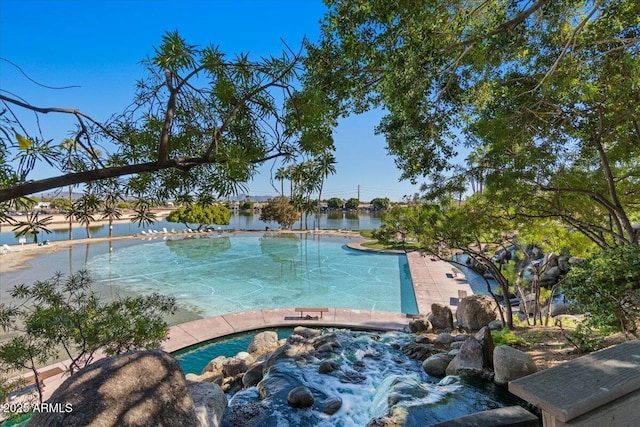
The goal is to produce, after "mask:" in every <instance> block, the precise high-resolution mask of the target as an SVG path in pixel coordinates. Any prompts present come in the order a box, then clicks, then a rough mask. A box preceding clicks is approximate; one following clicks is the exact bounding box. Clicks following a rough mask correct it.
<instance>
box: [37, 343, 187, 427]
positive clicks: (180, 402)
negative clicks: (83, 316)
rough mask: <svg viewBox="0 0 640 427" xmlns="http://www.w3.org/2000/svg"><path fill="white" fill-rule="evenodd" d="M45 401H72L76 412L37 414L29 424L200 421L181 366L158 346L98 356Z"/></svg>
mask: <svg viewBox="0 0 640 427" xmlns="http://www.w3.org/2000/svg"><path fill="white" fill-rule="evenodd" d="M47 403H50V404H54V405H55V404H60V405H62V407H64V405H65V404H70V405H72V407H73V408H78V410H74V411H71V412H64V411H62V412H35V413H34V415H33V417H32V418H31V420H30V422H29V425H32V426H38V427H49V426H52V427H53V426H56V427H57V426H65V427H75V426H96V427H97V426H114V427H115V426H118V427H128V426H149V427H151V426H160V425H163V426H184V427H190V426H197V425H198V420H197V418H196V412H195V410H194V406H193V399H192V398H191V394H190V393H189V390H188V388H187V382H186V380H185V377H184V374H183V373H182V369H180V365H179V364H178V362H177V361H176V360H175V359H174V358H173V357H171V356H170V355H169V354H167V353H165V352H163V351H160V350H151V351H132V352H129V353H125V354H122V355H119V356H114V357H106V358H104V359H101V360H98V361H97V362H95V363H93V364H91V365H89V366H88V367H86V368H83V369H81V370H79V371H78V372H76V373H75V374H74V375H72V376H71V377H69V378H67V380H66V381H65V382H64V383H62V385H61V386H60V387H59V388H58V389H57V390H56V391H54V392H53V394H52V395H51V397H50V398H49V400H48V401H47Z"/></svg>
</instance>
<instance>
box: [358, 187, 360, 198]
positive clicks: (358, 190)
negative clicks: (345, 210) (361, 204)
mask: <svg viewBox="0 0 640 427" xmlns="http://www.w3.org/2000/svg"><path fill="white" fill-rule="evenodd" d="M358 200H360V184H358Z"/></svg>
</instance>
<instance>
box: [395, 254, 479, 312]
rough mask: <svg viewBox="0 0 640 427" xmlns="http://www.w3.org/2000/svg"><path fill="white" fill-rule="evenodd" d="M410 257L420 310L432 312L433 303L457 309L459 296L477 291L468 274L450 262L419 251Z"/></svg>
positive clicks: (414, 288) (414, 287)
mask: <svg viewBox="0 0 640 427" xmlns="http://www.w3.org/2000/svg"><path fill="white" fill-rule="evenodd" d="M407 260H408V261H409V269H410V270H411V279H412V280H413V290H414V292H415V294H416V301H417V303H418V311H419V312H420V314H427V313H430V312H431V304H433V303H439V304H443V305H448V306H449V307H451V310H452V311H453V312H454V313H455V311H456V308H457V306H458V301H459V299H460V298H464V297H465V296H468V295H472V294H473V291H472V290H471V286H470V285H469V282H467V279H466V278H465V276H464V274H462V273H461V272H459V270H457V269H456V270H454V269H453V267H452V266H451V264H449V263H448V262H445V261H441V260H439V259H437V258H433V257H430V256H429V255H426V256H423V255H421V254H420V253H418V252H409V253H408V254H407Z"/></svg>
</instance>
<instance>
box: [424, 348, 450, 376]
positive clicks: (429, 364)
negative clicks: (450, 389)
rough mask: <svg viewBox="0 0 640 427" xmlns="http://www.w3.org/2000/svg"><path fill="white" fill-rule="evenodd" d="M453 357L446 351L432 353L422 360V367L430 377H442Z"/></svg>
mask: <svg viewBox="0 0 640 427" xmlns="http://www.w3.org/2000/svg"><path fill="white" fill-rule="evenodd" d="M453 357H454V356H452V355H450V354H448V353H439V354H434V355H433V356H431V357H429V358H428V359H427V360H425V361H424V362H422V369H424V371H425V372H426V373H427V374H428V375H431V376H432V377H437V378H442V377H444V376H445V375H446V371H447V366H449V363H450V362H451V361H452V360H453Z"/></svg>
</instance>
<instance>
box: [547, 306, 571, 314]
mask: <svg viewBox="0 0 640 427" xmlns="http://www.w3.org/2000/svg"><path fill="white" fill-rule="evenodd" d="M547 310H549V308H548V307H547V306H546V305H545V306H544V307H542V314H543V315H546V314H547ZM570 310H571V307H570V306H569V305H568V304H551V308H550V310H549V315H550V316H551V317H556V316H560V315H562V314H568V313H569V311H570Z"/></svg>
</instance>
